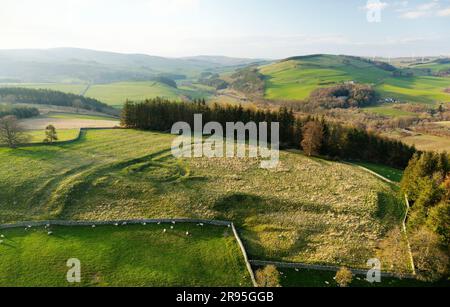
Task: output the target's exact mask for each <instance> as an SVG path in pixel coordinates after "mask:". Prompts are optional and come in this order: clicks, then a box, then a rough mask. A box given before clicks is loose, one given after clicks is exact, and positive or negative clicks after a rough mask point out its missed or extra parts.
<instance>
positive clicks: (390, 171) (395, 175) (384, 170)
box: [357, 162, 403, 182]
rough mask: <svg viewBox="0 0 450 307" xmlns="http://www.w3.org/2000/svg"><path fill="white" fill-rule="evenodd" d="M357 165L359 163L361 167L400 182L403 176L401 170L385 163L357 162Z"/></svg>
mask: <svg viewBox="0 0 450 307" xmlns="http://www.w3.org/2000/svg"><path fill="white" fill-rule="evenodd" d="M357 164H358V165H361V166H362V167H365V168H367V169H369V170H371V171H373V172H375V173H377V174H379V175H381V176H383V177H385V178H387V179H389V180H392V181H394V182H400V181H401V180H402V177H403V171H402V170H398V169H395V168H392V167H389V166H385V165H379V164H373V163H362V162H360V163H357Z"/></svg>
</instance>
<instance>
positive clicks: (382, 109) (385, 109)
mask: <svg viewBox="0 0 450 307" xmlns="http://www.w3.org/2000/svg"><path fill="white" fill-rule="evenodd" d="M363 110H364V111H366V112H369V113H375V114H378V115H382V116H387V117H402V116H415V115H416V114H415V113H414V112H408V111H404V110H400V109H397V108H395V107H394V105H391V104H383V105H379V106H375V107H368V108H364V109H363Z"/></svg>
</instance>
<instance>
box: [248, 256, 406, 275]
mask: <svg viewBox="0 0 450 307" xmlns="http://www.w3.org/2000/svg"><path fill="white" fill-rule="evenodd" d="M250 263H251V264H252V265H253V266H257V267H261V266H267V265H274V266H276V267H278V268H284V269H307V270H314V271H325V272H337V271H339V270H340V269H341V268H342V266H332V265H318V264H305V263H294V262H279V261H264V260H250ZM349 270H350V271H352V273H353V274H355V275H364V276H366V275H367V273H368V272H369V270H362V269H352V268H349ZM381 276H382V277H395V278H403V279H404V278H407V279H415V276H413V275H397V274H394V273H388V272H381Z"/></svg>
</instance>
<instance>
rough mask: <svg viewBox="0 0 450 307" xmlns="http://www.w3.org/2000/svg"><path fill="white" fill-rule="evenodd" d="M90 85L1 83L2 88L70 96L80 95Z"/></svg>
mask: <svg viewBox="0 0 450 307" xmlns="http://www.w3.org/2000/svg"><path fill="white" fill-rule="evenodd" d="M87 86H88V85H87V84H82V83H76V84H71V83H0V87H24V88H31V89H49V90H53V91H60V92H64V93H69V94H75V95H80V94H81V93H83V92H84V90H85V89H86V87H87Z"/></svg>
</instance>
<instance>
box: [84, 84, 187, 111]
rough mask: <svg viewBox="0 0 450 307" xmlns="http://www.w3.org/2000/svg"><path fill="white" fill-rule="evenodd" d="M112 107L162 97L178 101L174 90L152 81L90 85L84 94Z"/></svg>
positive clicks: (178, 94)
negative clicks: (130, 101)
mask: <svg viewBox="0 0 450 307" xmlns="http://www.w3.org/2000/svg"><path fill="white" fill-rule="evenodd" d="M85 96H86V97H91V98H95V99H97V100H100V101H102V102H104V103H107V104H109V105H112V106H121V105H122V104H124V103H125V101H126V100H127V99H128V100H133V101H141V100H145V99H147V98H155V97H164V98H168V99H173V100H180V93H179V91H178V90H177V89H176V88H173V87H170V86H168V85H165V84H161V83H158V82H154V81H147V82H117V83H110V84H96V85H92V86H91V87H90V88H89V90H88V91H87V92H86V94H85Z"/></svg>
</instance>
